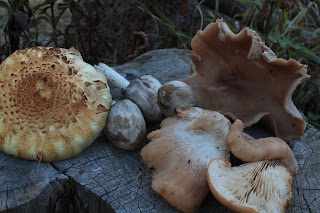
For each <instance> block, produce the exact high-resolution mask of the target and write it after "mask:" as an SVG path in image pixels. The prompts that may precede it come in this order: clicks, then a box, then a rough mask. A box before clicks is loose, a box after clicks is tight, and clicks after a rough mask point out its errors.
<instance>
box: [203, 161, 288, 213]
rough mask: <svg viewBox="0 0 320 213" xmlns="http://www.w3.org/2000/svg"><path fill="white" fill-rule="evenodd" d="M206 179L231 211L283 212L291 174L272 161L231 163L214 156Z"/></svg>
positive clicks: (286, 202) (213, 191) (221, 201)
mask: <svg viewBox="0 0 320 213" xmlns="http://www.w3.org/2000/svg"><path fill="white" fill-rule="evenodd" d="M207 179H208V183H209V187H210V190H211V192H212V194H213V195H214V197H215V198H216V199H217V200H218V201H219V202H220V203H221V204H223V205H224V206H226V207H227V208H229V209H231V210H233V211H235V212H243V213H250V212H252V213H253V212H260V213H279V212H285V211H286V207H287V205H288V203H289V202H290V200H291V198H292V192H291V187H292V185H293V174H292V173H291V172H290V171H289V170H288V169H287V168H285V167H284V166H283V165H282V164H281V163H279V162H276V161H259V162H254V163H246V164H242V165H240V166H238V167H231V164H230V162H228V161H226V160H225V159H214V160H213V161H212V162H211V163H210V164H209V167H208V172H207Z"/></svg>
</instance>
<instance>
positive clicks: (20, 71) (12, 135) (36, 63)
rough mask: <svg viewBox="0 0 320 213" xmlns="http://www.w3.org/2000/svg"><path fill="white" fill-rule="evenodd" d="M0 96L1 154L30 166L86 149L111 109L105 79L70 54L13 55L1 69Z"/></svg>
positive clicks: (47, 50) (34, 52) (52, 50)
mask: <svg viewBox="0 0 320 213" xmlns="http://www.w3.org/2000/svg"><path fill="white" fill-rule="evenodd" d="M60 77H61V78H60ZM60 79H61V80H60ZM59 82H60V85H59ZM58 85H59V88H58ZM57 88H58V95H57V99H56V105H55V108H54V113H53V117H52V122H51V125H50V128H49V131H48V132H47V128H48V126H49V122H50V120H51V119H50V115H51V112H52V110H53V105H54V101H55V97H56V91H57ZM0 95H1V99H0V150H2V151H3V152H5V153H7V154H10V155H14V156H17V157H21V158H24V159H30V160H37V159H38V158H40V156H41V155H42V156H43V160H44V161H47V162H52V161H58V160H63V159H66V158H69V157H72V156H75V155H77V154H78V153H80V152H81V150H83V149H84V148H85V147H87V146H88V145H90V144H91V143H92V142H93V140H94V139H95V138H96V137H97V136H98V134H99V133H100V131H101V130H102V129H103V127H104V124H105V121H106V118H107V115H108V109H109V107H110V104H111V95H110V90H109V87H108V85H107V81H106V78H105V76H104V75H103V74H101V73H99V72H97V71H96V70H95V69H94V68H93V67H92V66H91V65H89V64H87V63H85V62H84V61H83V60H82V57H81V55H80V53H79V52H78V51H77V50H75V49H74V48H71V49H62V48H47V47H33V48H30V49H25V50H18V51H16V52H14V53H13V54H11V55H10V56H9V57H8V58H7V59H6V60H4V61H3V62H2V63H1V65H0ZM46 135H47V139H46V145H45V147H44V150H42V148H43V143H44V142H45V138H46ZM42 151H43V152H42Z"/></svg>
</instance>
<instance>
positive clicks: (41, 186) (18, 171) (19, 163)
mask: <svg viewBox="0 0 320 213" xmlns="http://www.w3.org/2000/svg"><path fill="white" fill-rule="evenodd" d="M37 164H38V163H37V162H35V161H27V160H22V159H18V158H15V157H12V156H8V155H6V154H4V153H3V152H0V212H26V208H27V203H28V200H29V197H30V193H31V191H32V190H31V189H32V185H33V180H34V178H35V173H36V168H37ZM68 182H69V179H68V177H67V176H65V175H63V174H60V173H58V171H57V170H56V169H54V168H53V167H52V166H51V165H50V164H48V163H42V164H41V166H40V172H39V173H38V177H37V180H36V184H35V187H34V193H33V196H32V198H31V201H30V206H29V212H52V210H53V209H56V210H57V211H60V212H62V211H65V210H68V209H72V207H71V206H69V204H68V203H69V201H68V195H69V194H70V193H69V192H68V191H70V190H69V189H68V187H69V184H68ZM46 209H47V210H46Z"/></svg>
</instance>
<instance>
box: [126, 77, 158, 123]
mask: <svg viewBox="0 0 320 213" xmlns="http://www.w3.org/2000/svg"><path fill="white" fill-rule="evenodd" d="M161 86H162V84H161V83H160V82H159V81H158V80H157V79H155V78H154V77H152V76H151V75H143V76H140V77H138V78H136V79H134V80H133V81H132V82H131V83H130V84H129V86H128V87H127V89H126V90H125V96H126V98H127V99H130V100H131V101H133V102H135V103H136V104H137V105H138V106H139V108H140V109H141V111H142V114H143V116H144V117H145V119H146V120H148V121H150V122H153V123H158V122H160V121H162V119H163V114H162V112H161V110H160V107H159V105H158V89H159V88H160V87H161Z"/></svg>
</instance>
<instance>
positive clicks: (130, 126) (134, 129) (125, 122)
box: [105, 99, 146, 151]
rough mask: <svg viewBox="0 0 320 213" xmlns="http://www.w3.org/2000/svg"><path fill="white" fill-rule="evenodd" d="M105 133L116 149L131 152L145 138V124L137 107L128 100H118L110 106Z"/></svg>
mask: <svg viewBox="0 0 320 213" xmlns="http://www.w3.org/2000/svg"><path fill="white" fill-rule="evenodd" d="M105 132H106V135H107V137H108V138H109V139H110V141H111V142H112V143H113V144H114V145H115V146H116V147H118V148H120V149H123V150H128V151H133V150H135V149H137V148H139V147H140V146H141V144H142V142H143V141H144V140H145V138H146V123H145V121H144V118H143V115H142V113H141V111H140V109H139V107H138V106H137V105H136V104H134V103H133V102H132V101H130V100H127V99H125V100H120V101H118V102H117V103H115V104H114V105H112V106H111V108H110V111H109V115H108V118H107V122H106V128H105Z"/></svg>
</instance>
